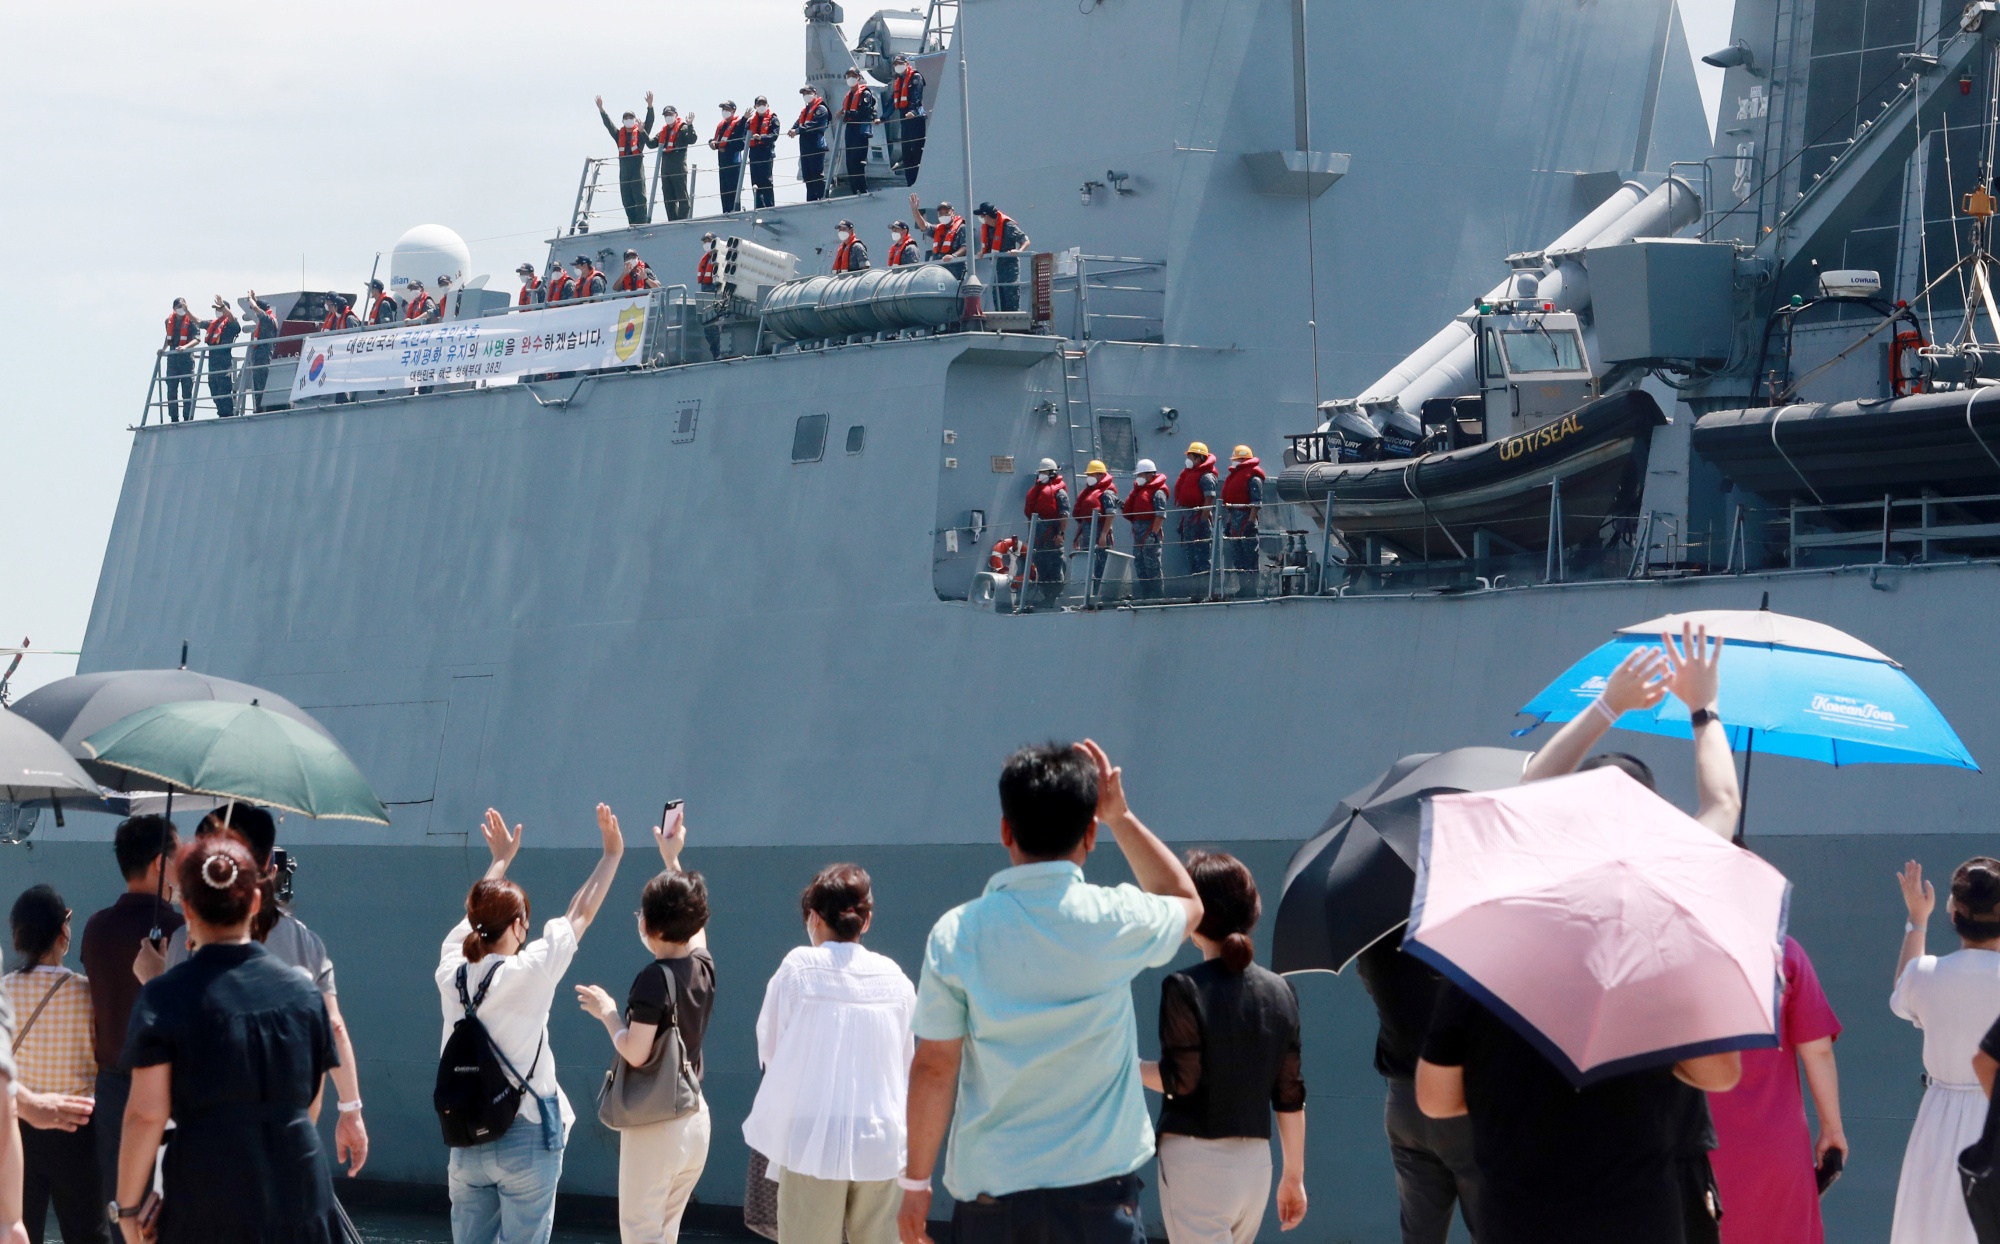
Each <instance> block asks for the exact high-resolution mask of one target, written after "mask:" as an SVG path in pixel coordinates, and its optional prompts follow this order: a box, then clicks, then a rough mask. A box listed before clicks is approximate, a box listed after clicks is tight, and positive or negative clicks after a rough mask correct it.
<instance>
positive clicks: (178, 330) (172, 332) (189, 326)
mask: <svg viewBox="0 0 2000 1244" xmlns="http://www.w3.org/2000/svg"><path fill="white" fill-rule="evenodd" d="M200 335H201V325H200V323H199V322H198V321H197V320H196V319H195V318H194V313H193V312H190V311H176V312H174V313H173V314H172V315H170V316H168V317H167V344H168V345H169V346H184V345H187V344H188V343H189V342H191V341H193V340H194V339H195V338H196V337H198V336H200Z"/></svg>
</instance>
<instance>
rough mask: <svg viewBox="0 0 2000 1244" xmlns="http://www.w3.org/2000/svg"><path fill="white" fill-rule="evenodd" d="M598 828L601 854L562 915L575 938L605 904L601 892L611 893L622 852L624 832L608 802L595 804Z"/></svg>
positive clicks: (623, 850)
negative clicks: (567, 921) (602, 841)
mask: <svg viewBox="0 0 2000 1244" xmlns="http://www.w3.org/2000/svg"><path fill="white" fill-rule="evenodd" d="M597 832H598V835H599V836H600V837H601V838H603V840H604V854H603V855H601V856H599V857H598V859H597V867H595V868H593V869H591V870H590V876H588V877H586V878H584V881H583V887H582V888H581V889H579V890H578V891H577V892H576V894H575V895H574V896H573V897H572V898H571V899H570V900H569V910H568V911H566V912H564V913H563V915H564V916H566V917H567V918H568V920H569V923H570V927H571V928H572V929H574V930H576V936H577V940H578V941H581V940H583V934H584V930H586V929H588V928H589V927H590V922H591V921H593V920H595V919H597V909H598V908H600V907H602V906H604V896H605V895H607V894H609V893H611V879H612V878H613V877H616V876H617V875H618V861H619V859H620V858H621V857H623V856H624V854H625V836H624V835H623V834H621V833H619V832H618V818H617V817H615V816H613V815H611V808H610V806H609V805H608V804H602V803H600V804H598V805H597Z"/></svg>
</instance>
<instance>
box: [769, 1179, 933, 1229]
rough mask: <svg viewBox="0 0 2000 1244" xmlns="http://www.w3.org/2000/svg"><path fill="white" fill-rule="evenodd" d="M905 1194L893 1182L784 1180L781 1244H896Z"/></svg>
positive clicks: (781, 1185) (780, 1198)
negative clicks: (843, 1242)
mask: <svg viewBox="0 0 2000 1244" xmlns="http://www.w3.org/2000/svg"><path fill="white" fill-rule="evenodd" d="M902 1204H903V1192H902V1189H900V1188H898V1187H897V1186H896V1181H895V1180H893V1179H880V1180H874V1181H871V1182H868V1183H857V1182H854V1181H851V1180H846V1179H814V1178H813V1177H812V1176H811V1175H801V1174H799V1173H798V1172H797V1171H785V1172H782V1173H781V1174H780V1175H779V1176H778V1244H840V1240H841V1232H842V1231H843V1230H845V1231H846V1233H847V1241H848V1244H896V1211H897V1210H898V1209H900V1208H901V1207H902Z"/></svg>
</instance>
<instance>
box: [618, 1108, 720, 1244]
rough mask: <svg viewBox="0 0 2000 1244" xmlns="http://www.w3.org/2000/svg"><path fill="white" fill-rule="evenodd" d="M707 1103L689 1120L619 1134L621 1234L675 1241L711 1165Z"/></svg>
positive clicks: (658, 1242)
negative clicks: (703, 1174) (705, 1169)
mask: <svg viewBox="0 0 2000 1244" xmlns="http://www.w3.org/2000/svg"><path fill="white" fill-rule="evenodd" d="M708 1132H709V1119H708V1103H707V1102H706V1101H704V1102H702V1103H701V1109H699V1110H697V1111H695V1112H694V1113H693V1114H691V1115H688V1116H687V1117H685V1118H680V1119H669V1120H667V1121H666V1122H665V1123H649V1124H647V1125H646V1126H645V1127H628V1128H625V1129H624V1130H622V1131H620V1132H619V1133H618V1238H619V1239H620V1240H621V1241H623V1244H673V1242H674V1241H675V1240H678V1239H679V1238H680V1235H681V1214H682V1213H683V1212H685V1211H686V1209H687V1203H688V1198H689V1197H691V1196H693V1195H694V1185H695V1181H696V1180H698V1179H700V1178H701V1168H702V1167H704V1166H706V1165H708Z"/></svg>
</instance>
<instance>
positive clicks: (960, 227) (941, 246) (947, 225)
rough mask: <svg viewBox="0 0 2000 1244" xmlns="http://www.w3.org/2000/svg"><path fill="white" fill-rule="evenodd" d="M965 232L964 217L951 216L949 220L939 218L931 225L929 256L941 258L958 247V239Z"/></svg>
mask: <svg viewBox="0 0 2000 1244" xmlns="http://www.w3.org/2000/svg"><path fill="white" fill-rule="evenodd" d="M964 233H965V217H963V216H953V217H952V218H951V219H950V220H940V221H938V222H937V224H935V225H933V226H932V227H931V258H932V259H943V258H944V257H945V256H946V255H949V254H951V253H952V252H953V251H955V250H957V249H958V247H959V239H960V237H962V236H963V235H964Z"/></svg>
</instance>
